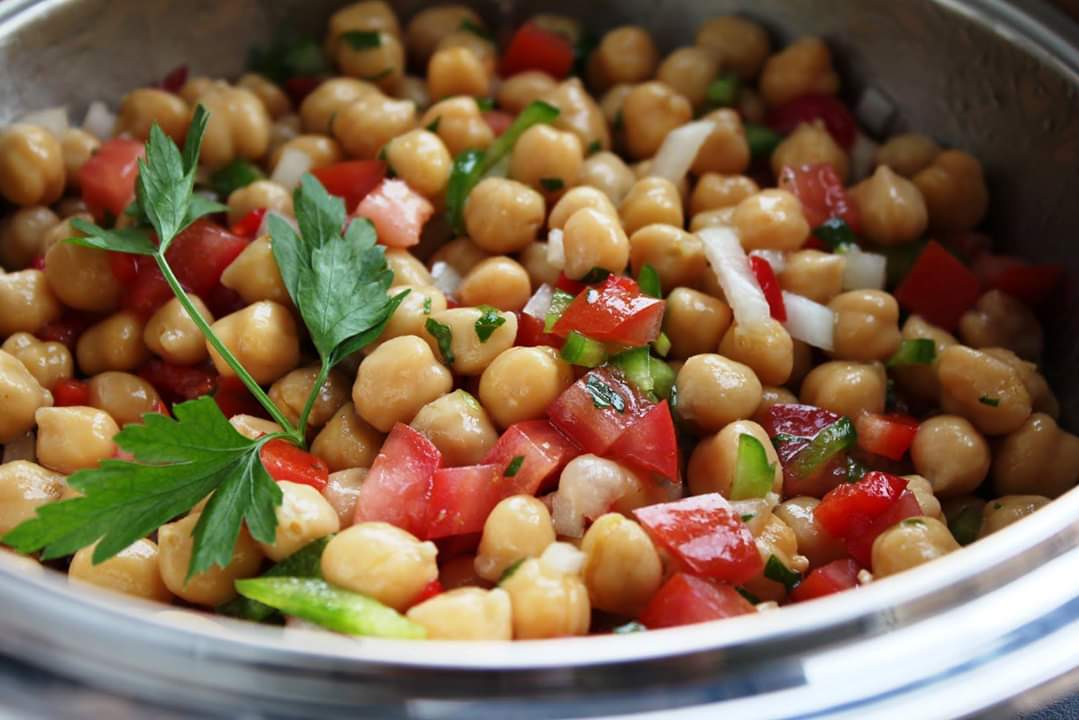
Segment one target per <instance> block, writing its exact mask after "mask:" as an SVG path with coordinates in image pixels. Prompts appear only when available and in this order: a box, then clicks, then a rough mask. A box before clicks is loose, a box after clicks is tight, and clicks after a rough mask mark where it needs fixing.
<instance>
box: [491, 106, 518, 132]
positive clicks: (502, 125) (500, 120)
mask: <svg viewBox="0 0 1079 720" xmlns="http://www.w3.org/2000/svg"><path fill="white" fill-rule="evenodd" d="M515 118H516V115H510V114H509V113H508V112H502V111H501V110H488V111H487V112H485V113H483V121H484V122H485V123H487V127H489V128H491V132H493V133H494V134H495V137H498V136H499V135H501V134H502V133H504V132H506V131H507V130H509V127H510V125H512V124H513V121H514V119H515Z"/></svg>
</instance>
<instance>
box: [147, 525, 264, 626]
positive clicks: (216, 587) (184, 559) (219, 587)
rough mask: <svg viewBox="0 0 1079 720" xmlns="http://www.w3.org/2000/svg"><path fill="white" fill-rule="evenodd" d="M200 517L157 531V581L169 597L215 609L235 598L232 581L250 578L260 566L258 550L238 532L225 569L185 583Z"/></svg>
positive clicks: (218, 568) (242, 531)
mask: <svg viewBox="0 0 1079 720" xmlns="http://www.w3.org/2000/svg"><path fill="white" fill-rule="evenodd" d="M200 517H202V513H197V512H196V513H191V514H190V515H188V516H187V517H184V518H182V519H180V520H177V521H176V522H172V523H168V524H167V525H162V526H161V527H160V528H158V530H157V543H158V551H157V562H158V567H159V569H160V571H161V580H162V581H163V582H164V583H165V587H167V588H168V589H169V591H170V592H172V594H174V595H176V596H177V597H179V598H181V599H182V600H186V601H187V602H189V603H193V604H195V605H204V606H206V607H216V606H218V605H221V604H223V603H226V602H228V601H229V600H231V599H232V598H234V597H236V581H237V580H242V579H244V578H249V577H253V576H255V575H257V574H258V571H259V568H260V567H261V566H262V558H263V555H262V550H261V548H259V545H258V543H256V542H255V540H254V539H253V538H252V537H251V534H250V533H249V532H248V531H247V528H246V527H241V528H240V534H239V536H237V538H236V545H235V546H234V547H233V550H232V559H231V560H230V561H229V563H228V565H225V566H224V567H221V566H220V565H211V566H210V568H209V569H208V570H204V571H203V572H200V573H198V574H197V575H194V576H192V577H191V579H187V571H188V568H189V567H190V565H191V551H192V548H193V546H194V539H193V537H192V534H193V533H194V531H195V526H196V525H197V524H198V522H199V518H200Z"/></svg>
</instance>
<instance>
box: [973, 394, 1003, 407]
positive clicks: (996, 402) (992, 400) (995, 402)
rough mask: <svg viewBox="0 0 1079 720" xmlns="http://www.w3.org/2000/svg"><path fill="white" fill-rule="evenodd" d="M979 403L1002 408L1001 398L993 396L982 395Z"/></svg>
mask: <svg viewBox="0 0 1079 720" xmlns="http://www.w3.org/2000/svg"><path fill="white" fill-rule="evenodd" d="M978 402H980V403H981V404H982V405H988V406H989V407H999V406H1000V398H998V397H993V396H992V395H982V396H981V397H980V398H978Z"/></svg>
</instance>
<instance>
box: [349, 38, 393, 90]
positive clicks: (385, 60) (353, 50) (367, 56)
mask: <svg viewBox="0 0 1079 720" xmlns="http://www.w3.org/2000/svg"><path fill="white" fill-rule="evenodd" d="M368 32H375V31H368ZM377 37H378V42H377V44H372V45H373V46H368V45H366V44H362V45H356V44H353V43H352V42H351V41H349V40H346V41H345V42H339V43H338V44H337V52H336V53H335V54H334V58H335V59H336V61H337V66H338V67H339V68H340V69H341V72H342V74H344V75H347V76H349V77H355V78H360V79H361V80H365V81H367V82H370V83H373V84H375V85H377V86H378V87H379V88H380V89H381V90H384V91H389V90H391V89H392V88H394V87H396V85H397V83H398V82H399V81H400V80H401V78H402V77H404V74H405V48H404V47H403V46H402V45H401V40H400V38H399V37H398V35H396V34H394V33H392V32H385V31H383V32H378V33H377Z"/></svg>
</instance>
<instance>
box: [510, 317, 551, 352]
mask: <svg viewBox="0 0 1079 720" xmlns="http://www.w3.org/2000/svg"><path fill="white" fill-rule="evenodd" d="M543 328H544V321H543V319H541V318H537V317H532V316H531V315H529V314H528V313H524V312H518V313H517V338H516V339H515V340H514V342H513V344H514V345H517V346H518V347H535V346H537V345H549V346H550V347H554V348H557V347H561V346H562V338H560V337H558V336H557V335H551V334H550V333H546V332H544V331H543Z"/></svg>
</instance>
